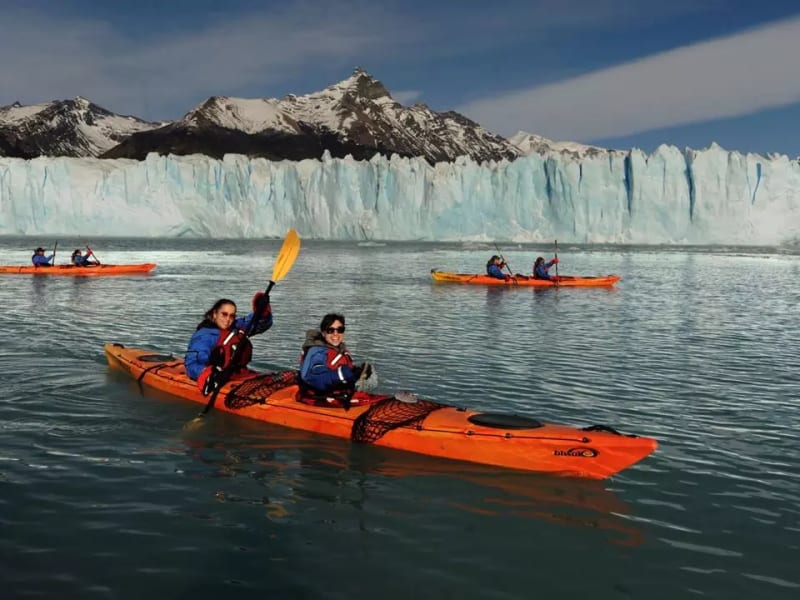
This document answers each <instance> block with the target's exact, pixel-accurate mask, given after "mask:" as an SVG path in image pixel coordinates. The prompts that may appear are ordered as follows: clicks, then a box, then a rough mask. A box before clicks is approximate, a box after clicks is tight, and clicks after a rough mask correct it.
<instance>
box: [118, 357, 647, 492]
mask: <svg viewBox="0 0 800 600" xmlns="http://www.w3.org/2000/svg"><path fill="white" fill-rule="evenodd" d="M104 350H105V353H106V357H107V359H108V362H109V365H110V366H111V367H114V368H118V369H121V370H122V371H125V372H126V373H127V374H129V375H131V376H132V377H134V378H135V379H136V380H137V381H140V382H142V383H144V384H147V385H148V386H150V387H153V388H155V389H158V390H161V391H164V392H167V393H169V394H171V395H173V396H177V397H180V398H184V399H186V400H191V401H193V402H197V403H199V404H206V402H207V398H205V397H203V395H202V394H201V393H200V391H199V390H198V388H197V384H196V383H195V382H194V381H192V380H191V379H189V377H187V375H186V372H185V371H184V367H183V358H181V357H173V356H166V355H161V354H156V353H153V352H152V351H150V350H142V349H136V348H125V347H124V346H122V345H121V344H106V345H105V347H104ZM295 381H296V372H294V371H282V372H277V373H261V374H255V373H254V376H253V377H252V378H250V379H247V380H244V381H235V382H230V383H228V384H226V385H225V386H224V387H223V388H222V391H221V393H220V395H219V397H218V398H217V401H216V405H215V408H216V410H222V411H227V412H232V413H235V414H238V415H240V416H243V417H248V418H250V419H257V420H260V421H266V422H268V423H273V424H276V425H282V426H285V427H291V428H295V429H303V430H306V431H312V432H315V433H320V434H325V435H331V436H335V437H340V438H345V439H350V440H352V441H354V442H362V443H371V444H375V445H377V446H384V447H387V448H393V449H396V450H406V451H409V452H416V453H419V454H425V455H429V456H436V457H439V458H448V459H454V460H461V461H467V462H473V463H480V464H486V465H492V466H496V467H506V468H511V469H520V470H524V471H537V472H542V473H548V474H552V475H562V476H570V477H588V478H591V479H605V478H606V477H610V476H611V475H614V474H615V473H618V472H620V471H622V470H623V469H626V468H628V467H630V466H631V465H633V464H635V463H637V462H639V461H640V460H642V459H644V458H645V457H647V456H648V455H650V454H651V453H652V452H653V451H655V449H656V448H657V447H658V442H657V441H656V440H654V439H652V438H647V437H638V436H633V435H623V434H620V433H618V432H616V431H614V430H613V429H611V428H608V427H605V426H598V425H595V426H592V427H586V428H583V429H578V428H575V427H569V426H566V425H555V424H550V423H544V422H540V421H538V420H536V419H532V418H530V417H524V416H517V415H507V414H499V413H489V412H478V411H473V410H467V409H464V408H460V407H455V406H448V405H444V404H438V403H436V402H432V401H430V400H423V399H421V398H417V397H416V396H414V395H413V394H408V393H402V394H396V395H395V396H390V395H371V394H366V393H360V392H356V394H354V396H353V400H352V404H351V406H350V408H349V409H348V410H345V409H343V408H338V407H330V406H314V405H308V404H304V403H302V402H299V401H298V397H299V396H298V387H297V385H296V383H294V382H295Z"/></svg>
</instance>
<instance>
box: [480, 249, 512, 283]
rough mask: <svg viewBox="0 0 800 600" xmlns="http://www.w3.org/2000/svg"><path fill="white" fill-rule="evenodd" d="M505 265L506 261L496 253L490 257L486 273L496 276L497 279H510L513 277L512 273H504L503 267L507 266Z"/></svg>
mask: <svg viewBox="0 0 800 600" xmlns="http://www.w3.org/2000/svg"><path fill="white" fill-rule="evenodd" d="M505 266H506V263H505V261H504V260H503V259H502V258H500V257H499V256H497V255H496V254H495V255H494V256H492V258H490V259H489V262H487V263H486V274H487V275H488V276H489V277H494V278H495V279H503V280H504V281H508V280H509V279H511V275H509V274H508V273H503V268H505Z"/></svg>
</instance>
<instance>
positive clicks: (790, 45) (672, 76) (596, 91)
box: [457, 17, 800, 140]
mask: <svg viewBox="0 0 800 600" xmlns="http://www.w3.org/2000/svg"><path fill="white" fill-rule="evenodd" d="M798 56H800V17H796V18H792V19H787V20H784V21H781V22H777V23H774V24H770V25H767V26H764V27H759V28H757V29H753V30H749V31H745V32H742V33H739V34H736V35H731V36H727V37H723V38H718V39H714V40H711V41H707V42H702V43H697V44H692V45H689V46H684V47H681V48H676V49H674V50H671V51H668V52H663V53H660V54H656V55H653V56H650V57H647V58H643V59H640V60H636V61H633V62H629V63H626V64H622V65H618V66H615V67H611V68H606V69H602V70H598V71H595V72H591V73H588V74H585V75H581V76H579V77H575V78H572V79H568V80H565V81H560V82H558V83H553V84H548V85H543V86H539V87H533V88H529V89H524V90H519V91H516V92H513V93H508V94H504V95H501V96H496V97H492V98H485V99H482V100H480V101H476V102H472V103H469V104H466V105H464V106H461V107H459V108H458V109H457V110H459V111H460V112H463V113H464V114H466V115H468V116H469V117H470V118H472V119H474V120H476V121H478V122H479V123H481V125H483V126H485V127H487V128H489V129H491V130H493V131H497V132H500V133H503V134H506V135H509V134H512V133H515V132H516V131H518V130H520V129H522V130H525V131H530V132H534V133H539V134H542V135H545V136H547V137H551V138H555V139H562V140H563V139H570V140H591V139H595V138H602V137H614V136H620V135H627V134H631V133H637V132H642V131H647V130H650V129H656V128H661V127H668V126H673V125H680V124H688V123H696V122H702V121H707V120H711V119H718V118H723V117H733V116H740V115H746V114H750V113H754V112H757V111H759V110H763V109H766V108H771V107H778V106H784V105H789V104H793V103H796V102H800V60H798V59H797V57H798Z"/></svg>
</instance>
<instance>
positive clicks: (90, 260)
mask: <svg viewBox="0 0 800 600" xmlns="http://www.w3.org/2000/svg"><path fill="white" fill-rule="evenodd" d="M70 263H71V264H73V265H74V266H76V267H92V266H94V265H99V264H100V261H98V260H97V259H96V258H94V257H93V255H92V251H91V250H87V251H86V254H83V252H81V249H80V248H75V250H74V251H73V252H72V256H71V257H70Z"/></svg>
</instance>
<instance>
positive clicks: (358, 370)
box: [353, 363, 364, 381]
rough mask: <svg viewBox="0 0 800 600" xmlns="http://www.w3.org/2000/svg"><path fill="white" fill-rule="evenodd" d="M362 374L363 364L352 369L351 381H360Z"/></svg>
mask: <svg viewBox="0 0 800 600" xmlns="http://www.w3.org/2000/svg"><path fill="white" fill-rule="evenodd" d="M363 372H364V364H363V363H362V364H361V365H359V366H357V367H353V380H354V381H358V380H359V379H361V373H363Z"/></svg>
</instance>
